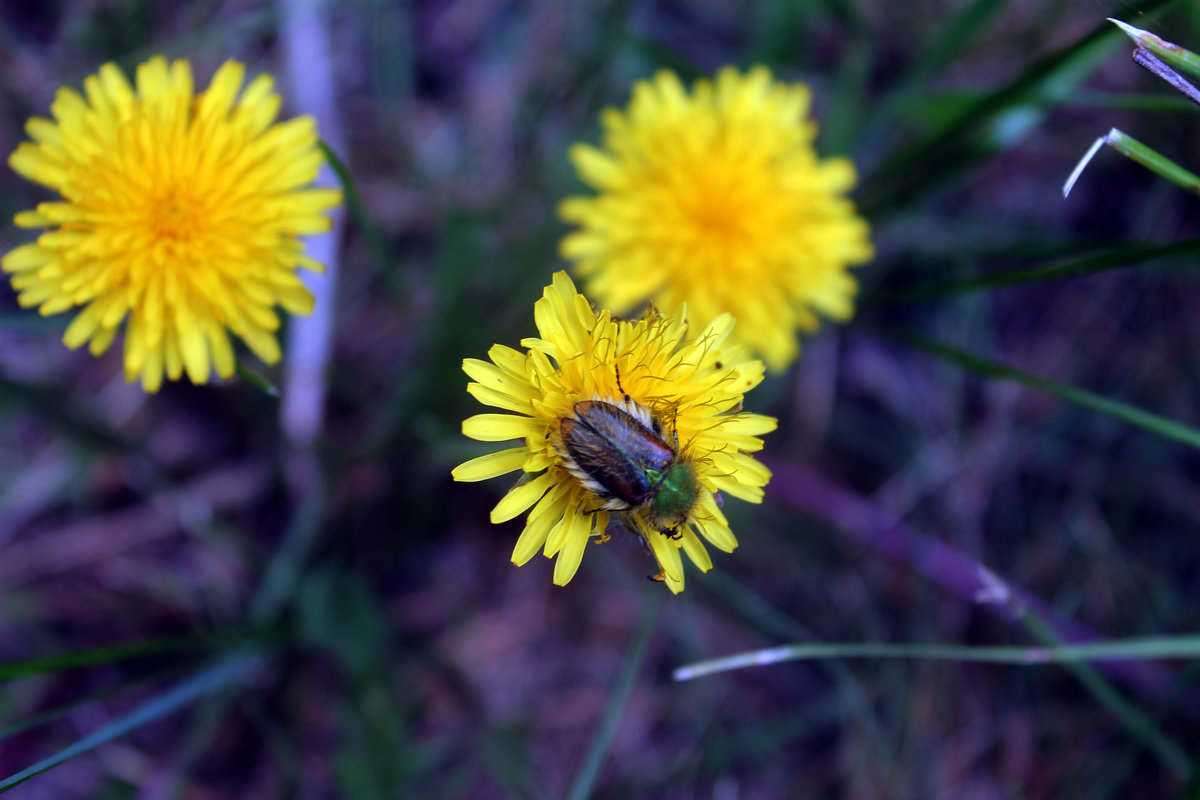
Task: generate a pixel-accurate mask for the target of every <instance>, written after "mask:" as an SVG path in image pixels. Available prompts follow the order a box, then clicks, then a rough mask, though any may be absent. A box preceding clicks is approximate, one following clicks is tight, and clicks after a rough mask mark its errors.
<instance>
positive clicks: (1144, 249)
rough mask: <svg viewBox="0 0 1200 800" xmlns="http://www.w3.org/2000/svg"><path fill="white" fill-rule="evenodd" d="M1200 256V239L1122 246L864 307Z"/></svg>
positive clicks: (929, 287) (934, 286) (919, 289)
mask: <svg viewBox="0 0 1200 800" xmlns="http://www.w3.org/2000/svg"><path fill="white" fill-rule="evenodd" d="M1196 254H1200V239H1188V240H1187V241H1184V242H1176V243H1175V244H1168V245H1135V246H1132V247H1120V248H1116V249H1114V250H1109V251H1107V252H1104V253H1098V254H1095V255H1089V256H1084V257H1083V258H1075V259H1069V260H1066V261H1059V262H1058V263H1054V264H1049V265H1047V266H1040V267H1029V268H1028V269H1013V270H1006V271H1004V272H999V273H996V274H993V275H982V276H980V277H978V278H965V279H963V280H954V281H944V282H941V283H929V284H926V285H924V286H916V287H914V288H912V289H909V290H908V291H903V292H897V293H895V294H891V295H886V296H884V295H877V296H875V297H871V298H867V299H864V300H863V303H862V304H863V305H864V306H865V305H875V304H879V303H893V302H894V303H911V302H916V301H920V300H931V299H934V298H937V297H945V296H947V295H956V294H967V293H970V292H978V291H984V290H987V289H1001V288H1005V287H1009V286H1020V285H1022V284H1026V283H1039V282H1041V281H1053V280H1061V279H1063V278H1075V277H1079V276H1081V275H1090V274H1092V273H1094V272H1104V271H1106V270H1110V269H1117V268H1119V267H1132V266H1136V265H1138V264H1144V263H1146V262H1148V261H1156V260H1158V259H1163V258H1168V257H1170V256H1175V255H1178V256H1193V255H1196Z"/></svg>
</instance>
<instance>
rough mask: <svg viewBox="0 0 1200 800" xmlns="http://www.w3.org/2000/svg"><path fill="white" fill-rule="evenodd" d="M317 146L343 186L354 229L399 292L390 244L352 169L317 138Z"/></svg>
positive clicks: (387, 281)
mask: <svg viewBox="0 0 1200 800" xmlns="http://www.w3.org/2000/svg"><path fill="white" fill-rule="evenodd" d="M317 147H319V148H321V153H322V154H323V155H324V156H325V161H326V163H328V164H329V168H330V169H332V170H333V172H334V174H335V175H337V179H338V183H340V184H341V185H342V196H343V197H344V199H345V201H346V211H347V212H349V214H350V218H351V219H353V220H354V224H355V226H356V227H357V228H358V230H359V231H360V232H361V233H362V236H363V240H364V241H366V243H367V248H368V249H369V250H370V251H371V255H372V257H373V258H374V259H375V263H376V265H377V266H378V268H379V272H380V274H382V275H383V276H384V278H385V280H386V283H387V284H388V286H389V287H391V288H392V289H393V290H394V289H396V288H397V287H396V285H395V281H396V280H397V276H396V275H395V274H394V270H393V266H394V264H395V260H394V259H393V258H392V256H391V251H390V250H389V249H388V245H387V241H386V240H385V239H384V237H383V234H382V233H381V232H380V231H379V226H378V225H376V224H375V221H374V220H373V219H372V218H371V215H370V214H369V213H368V212H367V206H366V204H365V203H363V199H362V195H361V194H359V192H358V184H357V183H355V182H354V176H353V175H351V174H350V168H349V167H347V166H346V162H344V161H342V159H341V158H340V157H338V154H337V153H335V152H334V151H333V148H332V147H330V146H329V145H328V144H326V143H325V142H324V141H322V140H319V139H318V140H317Z"/></svg>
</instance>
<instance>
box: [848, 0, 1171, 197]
mask: <svg viewBox="0 0 1200 800" xmlns="http://www.w3.org/2000/svg"><path fill="white" fill-rule="evenodd" d="M1177 1H1178V0H1149V2H1143V3H1140V4H1137V3H1128V4H1126V5H1124V6H1123V7H1122V8H1121V9H1118V10H1117V11H1116V15H1117V16H1130V15H1131V14H1134V13H1139V14H1144V15H1145V14H1150V13H1151V12H1156V11H1161V10H1164V9H1166V8H1169V7H1170V6H1172V5H1175V4H1176V2H1177ZM1115 33H1116V31H1115V29H1114V28H1113V27H1112V26H1111V25H1109V24H1108V23H1107V22H1100V23H1097V25H1096V26H1095V27H1094V28H1093V29H1092V30H1091V31H1090V32H1089V33H1087V34H1086V35H1084V36H1082V37H1080V38H1079V39H1077V40H1075V41H1074V42H1072V43H1070V44H1068V45H1066V46H1065V47H1062V48H1060V49H1058V50H1056V51H1054V52H1052V53H1050V54H1049V55H1047V56H1045V57H1043V58H1041V59H1039V60H1038V61H1036V62H1034V63H1033V64H1031V65H1029V67H1027V68H1026V69H1025V70H1024V71H1023V72H1022V73H1021V74H1020V75H1018V76H1017V77H1016V78H1014V79H1013V80H1011V81H1009V82H1008V83H1007V84H1006V85H1004V86H1002V87H1001V88H999V89H997V90H996V91H994V92H991V93H989V94H987V95H985V96H984V97H981V98H980V99H979V100H978V101H976V102H973V103H971V104H970V105H969V106H967V107H965V108H963V109H962V111H961V112H959V113H958V114H955V115H954V116H953V117H952V118H950V119H949V120H947V121H946V122H944V123H942V124H940V125H938V126H936V127H935V128H933V129H932V130H931V131H930V132H929V133H928V134H927V135H925V137H924V138H922V139H920V140H919V141H917V142H914V143H913V144H912V145H909V146H907V147H904V148H903V149H901V150H900V151H899V152H896V153H894V154H892V155H891V156H889V157H888V158H887V159H886V160H885V161H884V162H883V163H882V164H880V165H879V167H878V169H876V170H875V171H874V172H873V173H872V174H871V175H869V176H868V177H867V178H866V180H864V182H863V184H862V187H861V189H860V192H859V207H860V208H861V209H862V211H863V213H864V214H865V215H866V216H868V217H878V216H880V215H882V214H884V213H887V212H890V211H893V210H894V209H895V208H898V207H900V206H910V205H911V204H912V202H913V200H914V198H916V197H918V196H920V195H922V194H924V193H925V192H928V191H930V190H932V189H933V188H935V187H936V186H938V185H940V184H941V183H942V182H944V181H945V180H947V179H948V178H950V177H953V176H955V175H960V174H962V170H963V168H964V167H965V166H967V165H969V164H971V163H973V162H974V161H975V160H977V159H978V158H980V157H981V155H982V153H981V151H980V147H981V144H980V134H981V131H982V130H983V129H984V127H985V126H986V125H988V124H989V123H991V122H992V121H993V120H995V119H997V118H998V117H999V116H1000V115H1001V114H1003V113H1005V112H1007V111H1009V110H1010V109H1012V108H1015V107H1017V106H1020V105H1022V104H1024V103H1028V102H1030V101H1032V100H1035V99H1037V98H1038V97H1039V96H1040V95H1042V94H1043V93H1045V92H1049V93H1050V94H1052V95H1055V96H1059V97H1065V96H1066V95H1067V93H1068V91H1069V90H1070V89H1072V88H1073V87H1074V86H1075V84H1076V83H1077V82H1078V81H1079V80H1081V79H1082V78H1083V75H1084V73H1085V71H1086V70H1087V69H1089V68H1090V66H1091V65H1092V64H1093V63H1094V62H1095V61H1096V60H1097V59H1098V58H1099V57H1100V56H1101V55H1103V52H1102V48H1104V47H1107V46H1108V45H1109V44H1111V43H1112V41H1114V37H1113V35H1114V34H1115Z"/></svg>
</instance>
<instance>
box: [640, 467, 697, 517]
mask: <svg viewBox="0 0 1200 800" xmlns="http://www.w3.org/2000/svg"><path fill="white" fill-rule="evenodd" d="M699 494H700V487H699V485H698V484H697V483H696V472H695V470H693V469H692V465H691V464H689V463H687V462H686V461H680V460H678V459H677V460H676V461H675V462H674V463H672V464H671V466H670V467H668V468H667V471H666V473H664V474H663V476H662V479H661V480H660V481H659V482H658V493H657V494H655V495H654V499H653V500H652V501H651V503H650V509H651V511H653V512H654V516H655V517H656V518H657V520H656V521H657V522H658V523H659V524H660V525H667V526H675V525H679V524H681V523H682V522H684V521H685V520H686V519H687V515H688V512H689V511H691V510H692V506H693V505H695V503H696V498H697V496H699Z"/></svg>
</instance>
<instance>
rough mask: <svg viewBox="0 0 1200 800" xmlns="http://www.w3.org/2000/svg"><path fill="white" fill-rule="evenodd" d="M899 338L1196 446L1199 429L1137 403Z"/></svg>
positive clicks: (916, 337)
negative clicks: (1122, 400) (1111, 397)
mask: <svg viewBox="0 0 1200 800" xmlns="http://www.w3.org/2000/svg"><path fill="white" fill-rule="evenodd" d="M899 340H900V341H902V342H904V343H906V344H909V345H911V346H913V347H916V348H917V349H920V350H924V351H925V352H927V353H929V354H931V355H934V356H937V357H938V358H941V359H942V360H944V361H948V362H950V363H952V364H957V365H958V366H960V367H964V368H965V369H969V370H971V371H972V372H977V373H979V374H980V375H985V376H987V377H989V378H998V379H1000V380H1008V381H1016V382H1017V383H1021V384H1024V385H1026V386H1030V387H1032V388H1034V389H1037V390H1039V391H1042V392H1045V393H1046V394H1050V395H1053V396H1055V397H1058V398H1060V399H1062V400H1066V401H1067V402H1069V403H1074V404H1075V405H1078V406H1082V407H1083V408H1086V409H1089V410H1091V411H1095V412H1098V413H1100V414H1104V415H1106V416H1110V417H1114V418H1116V419H1119V420H1121V421H1122V422H1125V423H1128V424H1129V425H1133V426H1134V427H1137V428H1141V429H1142V430H1145V431H1149V432H1150V433H1153V434H1156V435H1158V436H1162V437H1163V438H1165V439H1171V440H1172V441H1176V442H1179V443H1181V444H1185V445H1188V446H1189V447H1195V448H1197V449H1200V431H1198V430H1196V429H1195V428H1191V427H1189V426H1187V425H1184V424H1182V423H1179V422H1175V421H1174V420H1171V419H1167V418H1166V417H1162V416H1159V415H1158V414H1154V413H1151V412H1149V411H1146V410H1144V409H1141V408H1138V407H1137V406H1132V405H1129V404H1128V403H1122V402H1120V401H1119V400H1110V399H1108V398H1107V397H1101V396H1100V395H1098V394H1093V393H1092V392H1089V391H1086V390H1084V389H1078V388H1076V387H1074V386H1069V385H1067V384H1064V383H1058V382H1057V381H1052V380H1049V379H1047V378H1042V377H1039V376H1037V375H1032V374H1030V373H1028V372H1022V371H1021V370H1019V369H1014V368H1013V367H1009V366H1006V365H1004V364H1001V363H999V362H996V361H991V360H989V359H986V358H983V357H982V356H978V355H975V354H973V353H968V352H967V351H965V350H959V349H958V348H956V347H951V346H950V345H948V344H945V343H943V342H939V341H936V340H934V339H930V338H928V337H926V336H922V335H920V334H912V333H905V334H902V335H901V336H900V337H899Z"/></svg>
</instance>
